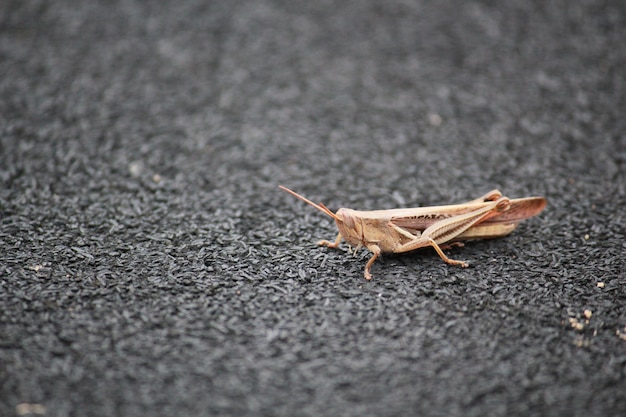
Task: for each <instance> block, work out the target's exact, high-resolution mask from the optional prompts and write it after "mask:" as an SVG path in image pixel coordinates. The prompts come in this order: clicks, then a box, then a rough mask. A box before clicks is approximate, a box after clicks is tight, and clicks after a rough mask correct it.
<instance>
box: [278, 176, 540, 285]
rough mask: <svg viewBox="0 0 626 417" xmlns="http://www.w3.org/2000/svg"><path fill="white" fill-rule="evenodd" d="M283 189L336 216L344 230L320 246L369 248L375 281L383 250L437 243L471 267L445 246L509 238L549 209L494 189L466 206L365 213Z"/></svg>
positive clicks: (404, 249)
mask: <svg viewBox="0 0 626 417" xmlns="http://www.w3.org/2000/svg"><path fill="white" fill-rule="evenodd" d="M279 188H280V189H282V190H284V191H287V192H288V193H289V194H291V195H293V196H294V197H296V198H299V199H300V200H302V201H304V202H305V203H307V204H310V205H312V206H313V207H315V208H316V209H318V210H319V211H321V212H322V213H324V214H326V215H328V216H330V217H332V218H333V219H334V220H335V223H337V228H338V229H339V234H338V235H337V238H336V239H335V241H334V242H330V241H328V240H321V241H319V242H318V243H317V244H318V245H323V246H327V247H329V248H337V247H338V246H339V243H340V242H341V239H342V238H343V239H345V240H346V242H348V244H349V245H350V247H354V248H355V251H354V252H355V253H356V251H357V250H359V249H360V248H361V247H363V246H365V247H366V248H367V249H369V250H370V251H371V252H372V253H373V255H372V257H371V258H370V260H369V261H368V262H367V264H366V265H365V279H367V280H370V279H372V274H371V272H370V269H371V267H372V264H373V263H374V261H375V260H376V259H377V258H378V257H379V256H380V255H381V254H382V253H402V252H409V251H412V250H415V249H419V248H424V247H427V246H432V247H433V248H434V249H435V250H436V251H437V253H438V254H439V256H440V257H441V259H443V260H444V261H445V262H447V263H449V264H450V265H459V266H462V267H464V268H467V267H468V266H469V265H468V264H467V262H463V261H456V260H454V259H450V258H448V257H447V256H446V254H445V253H443V250H442V249H447V248H449V247H452V246H463V243H461V241H463V240H469V239H488V238H495V237H501V236H506V235H508V234H509V233H511V232H512V231H513V230H514V229H515V228H516V227H517V225H518V224H519V222H521V221H522V220H525V219H528V218H530V217H533V216H536V215H537V214H539V213H540V212H541V211H542V210H543V209H544V208H545V207H546V199H545V198H543V197H526V198H517V199H512V200H511V199H509V198H508V197H504V196H503V195H502V193H501V192H500V191H498V190H493V191H490V192H488V193H487V194H485V195H483V196H482V197H480V198H477V199H475V200H471V201H468V202H466V203H462V204H454V205H447V206H433V207H417V208H401V209H392V210H372V211H360V210H352V209H349V208H340V209H339V210H337V213H333V212H332V211H330V209H328V207H326V206H325V205H324V204H321V203H320V204H315V203H314V202H312V201H310V200H308V199H307V198H305V197H303V196H301V195H300V194H297V193H296V192H294V191H292V190H290V189H288V188H286V187H283V186H282V185H280V186H279Z"/></svg>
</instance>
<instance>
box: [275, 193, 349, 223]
mask: <svg viewBox="0 0 626 417" xmlns="http://www.w3.org/2000/svg"><path fill="white" fill-rule="evenodd" d="M278 188H280V189H281V190H283V191H287V192H288V193H289V194H291V195H292V196H294V197H296V198H298V199H300V200H302V201H304V202H305V203H307V204H309V205H311V206H313V207H315V208H316V209H318V210H319V211H321V212H322V213H324V214H326V215H327V216H330V217H332V218H333V219H335V220H336V221H342V220H341V219H340V218H339V217H337V215H336V214H335V213H333V212H332V211H330V209H329V208H328V207H326V206H325V205H324V204H323V203H320V204H315V203H314V202H312V201H311V200H309V199H308V198H305V197H302V196H301V195H300V194H298V193H296V192H295V191H292V190H290V189H289V188H287V187H283V186H282V185H279V186H278Z"/></svg>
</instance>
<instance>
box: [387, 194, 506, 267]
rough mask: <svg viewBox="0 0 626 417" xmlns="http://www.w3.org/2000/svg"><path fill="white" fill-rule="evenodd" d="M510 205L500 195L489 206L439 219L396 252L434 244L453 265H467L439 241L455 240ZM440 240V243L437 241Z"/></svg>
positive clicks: (439, 252) (443, 257)
mask: <svg viewBox="0 0 626 417" xmlns="http://www.w3.org/2000/svg"><path fill="white" fill-rule="evenodd" d="M509 207H510V200H509V199H508V198H506V197H500V198H499V199H497V200H496V201H494V202H492V203H491V204H490V205H488V206H487V207H483V208H480V209H478V210H475V211H472V212H469V213H464V214H461V215H458V216H454V217H450V218H448V219H445V220H441V221H438V222H436V223H434V224H433V225H431V226H429V227H428V228H427V229H426V230H424V232H423V233H422V235H421V236H420V237H419V238H416V239H414V240H412V241H410V242H407V243H405V244H404V245H401V246H400V247H399V248H396V250H394V252H397V253H400V252H408V251H412V250H415V249H419V248H424V247H426V246H432V247H433V248H434V249H435V250H436V251H437V253H438V254H439V256H440V257H441V259H443V260H444V261H445V262H447V263H449V264H451V265H460V266H463V267H467V266H468V264H467V263H466V262H463V261H455V260H453V259H450V258H448V257H447V256H446V255H445V254H444V253H443V250H441V247H439V243H442V244H445V243H446V242H449V241H451V240H454V238H456V237H457V236H459V235H461V234H463V232H465V231H466V230H467V229H469V228H470V227H472V226H474V225H476V224H479V223H481V222H482V221H484V220H485V219H487V218H489V217H492V216H494V215H497V214H498V213H499V212H502V211H505V210H507V209H508V208H509ZM391 226H392V227H394V228H397V229H400V228H399V227H398V226H395V225H393V224H391ZM437 242H439V243H437Z"/></svg>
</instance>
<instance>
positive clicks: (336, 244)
mask: <svg viewBox="0 0 626 417" xmlns="http://www.w3.org/2000/svg"><path fill="white" fill-rule="evenodd" d="M341 237H342V236H341V233H338V234H337V237H336V238H335V241H334V242H331V241H329V240H320V241H319V242H317V246H326V247H327V248H333V249H336V248H338V247H339V244H340V243H341Z"/></svg>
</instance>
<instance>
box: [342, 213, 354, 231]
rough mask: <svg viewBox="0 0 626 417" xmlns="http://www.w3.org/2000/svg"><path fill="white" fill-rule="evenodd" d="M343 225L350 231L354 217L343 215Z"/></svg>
mask: <svg viewBox="0 0 626 417" xmlns="http://www.w3.org/2000/svg"><path fill="white" fill-rule="evenodd" d="M343 224H345V225H346V227H349V228H350V229H354V217H352V216H350V215H345V216H344V217H343Z"/></svg>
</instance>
